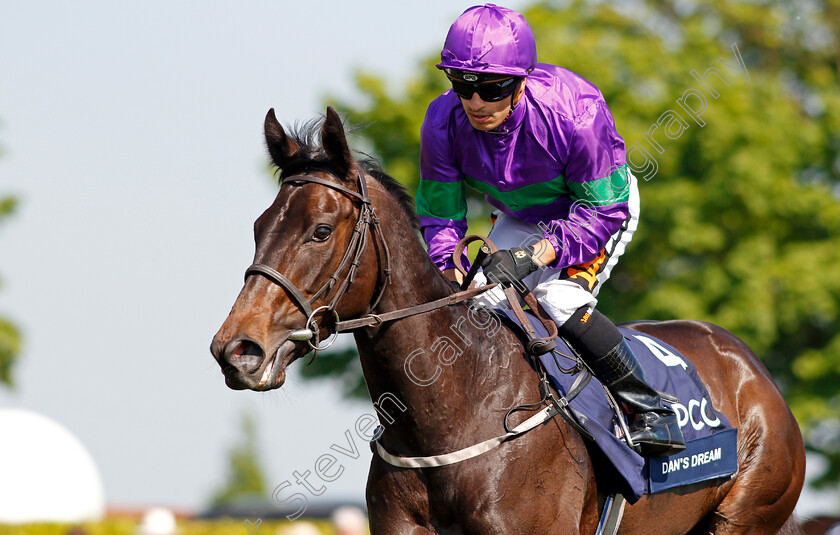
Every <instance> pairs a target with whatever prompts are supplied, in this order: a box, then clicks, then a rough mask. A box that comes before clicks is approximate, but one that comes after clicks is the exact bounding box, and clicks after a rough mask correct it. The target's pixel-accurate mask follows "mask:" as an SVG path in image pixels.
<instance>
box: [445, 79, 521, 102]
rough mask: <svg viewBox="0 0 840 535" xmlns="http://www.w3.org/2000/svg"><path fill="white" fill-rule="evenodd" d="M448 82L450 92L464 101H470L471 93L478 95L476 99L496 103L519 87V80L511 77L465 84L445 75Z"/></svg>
mask: <svg viewBox="0 0 840 535" xmlns="http://www.w3.org/2000/svg"><path fill="white" fill-rule="evenodd" d="M447 77H448V78H449V81H450V82H452V91H454V92H455V94H456V95H458V96H459V97H461V98H462V99H464V100H470V99H471V98H472V96H473V93H478V97H479V98H480V99H481V100H483V101H484V102H497V101H499V100H502V99H503V98H507V97H509V96H510V95H511V94H512V93H513V92H514V91H516V88H517V87H519V81H520V80H521V78H518V77H516V76H512V77H510V78H502V79H501V80H493V81H490V82H475V83H471V82H465V81H464V80H459V79H457V78H454V77H452V76H450V75H449V74H448V73H447Z"/></svg>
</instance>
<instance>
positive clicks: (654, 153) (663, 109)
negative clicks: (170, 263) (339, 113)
mask: <svg viewBox="0 0 840 535" xmlns="http://www.w3.org/2000/svg"><path fill="white" fill-rule="evenodd" d="M453 15H456V14H453ZM524 15H525V17H526V19H527V20H528V21H529V23H530V24H531V26H532V28H533V29H534V32H535V35H536V39H537V50H538V55H539V59H540V61H543V62H546V63H553V64H557V65H561V66H563V67H566V68H569V69H571V70H573V71H575V72H577V73H579V74H581V75H582V76H584V77H585V78H587V79H589V80H591V81H593V82H594V83H595V84H596V85H598V87H599V88H600V89H601V91H602V93H603V94H604V96H605V98H606V101H607V103H608V104H609V105H610V108H611V110H612V112H613V114H614V116H615V119H616V124H617V125H618V128H619V132H620V133H622V135H623V136H624V138H625V141H626V144H627V147H628V150H630V149H632V148H634V147H637V149H636V150H635V151H633V152H632V154H631V155H630V156H631V164H632V165H633V167H634V168H635V169H636V174H637V176H640V177H642V178H644V179H645V180H640V182H641V184H640V189H641V195H642V218H641V224H640V227H639V230H638V232H637V234H636V236H635V237H634V239H633V243H632V244H631V245H630V248H629V251H628V254H627V255H625V257H623V258H622V261H621V262H620V263H619V265H618V268H617V269H616V271H615V272H614V274H613V276H612V279H611V282H610V284H608V285H607V287H606V288H605V289H604V291H602V293H601V295H600V303H601V304H600V305H599V306H600V308H601V310H602V311H604V313H606V314H607V315H609V316H610V317H612V318H614V319H615V320H631V319H639V318H652V319H671V318H692V319H700V320H706V321H711V322H714V323H717V324H719V325H722V326H724V327H726V328H727V329H729V330H731V331H733V332H734V333H735V334H737V335H738V336H739V337H741V338H742V339H743V340H744V341H745V342H747V343H748V344H749V345H750V346H751V347H752V348H753V349H754V350H755V352H756V353H757V354H758V355H760V356H761V357H762V358H763V360H764V362H765V363H766V364H767V366H768V368H769V369H770V371H771V372H772V374H773V376H774V377H775V379H776V381H777V383H778V384H779V386H780V387H781V389H782V391H783V392H784V394H785V396H786V398H787V400H788V402H789V403H790V405H791V407H792V408H793V411H794V413H795V415H796V417H797V419H798V421H799V422H800V425H801V426H802V429H803V431H804V434H805V437H806V442H807V444H808V446H809V447H810V448H811V449H812V450H813V451H818V452H820V453H822V454H823V455H825V456H826V457H827V459H828V460H829V461H830V469H829V471H828V472H827V473H826V475H825V477H824V478H823V481H824V482H836V481H837V480H838V479H840V432H838V431H837V430H838V429H840V393H839V391H838V389H837V386H836V385H837V384H840V319H839V318H840V270H838V269H837V268H836V266H837V265H840V203H838V197H840V0H815V1H813V2H808V3H804V2H802V3H765V2H744V1H739V2H728V1H723V0H715V1H712V2H694V1H689V2H683V1H673V0H671V1H668V0H661V1H648V2H644V1H639V2H630V3H616V4H612V3H602V2H596V1H584V0H578V1H575V2H570V3H565V2H564V3H559V2H557V3H555V2H545V3H538V4H535V5H533V6H532V7H530V8H528V9H527V10H524ZM445 31H446V28H441V41H442V40H443V36H444V35H445ZM733 45H734V47H733ZM736 49H737V52H736ZM721 58H722V59H723V60H724V61H719V60H720V59H721ZM741 60H742V61H743V63H744V66H745V69H743V70H739V69H736V68H733V66H734V65H736V64H738V63H739V61H741ZM435 62H436V54H435V55H430V56H429V57H428V58H426V59H425V60H424V61H423V62H422V66H421V67H419V68H418V74H417V77H416V78H414V79H412V80H410V81H409V82H408V83H406V84H405V85H404V86H401V87H399V88H396V89H395V88H389V87H387V85H386V83H385V81H384V80H383V79H382V78H381V77H379V76H375V75H372V74H368V73H360V74H358V75H357V79H356V81H357V85H358V88H359V90H360V91H361V92H362V94H363V95H364V96H365V98H366V102H365V103H364V104H363V105H360V106H354V105H350V104H347V103H345V102H342V100H341V99H340V98H333V99H332V103H333V105H336V106H337V107H338V108H339V109H342V110H344V111H346V112H348V115H349V118H350V120H351V121H362V120H367V121H374V124H373V125H372V126H371V127H370V128H368V129H367V130H363V131H362V132H361V134H360V135H361V136H363V137H364V141H365V142H366V143H367V145H368V146H370V147H372V150H373V151H374V153H375V154H376V155H377V156H378V157H380V158H381V159H382V160H383V162H384V165H385V168H386V171H388V172H389V173H390V174H392V175H394V176H396V177H398V178H399V179H400V180H402V181H403V182H404V183H405V184H406V185H407V186H408V187H409V188H410V189H412V190H414V189H416V187H417V183H418V180H419V171H418V156H419V132H420V125H421V123H422V120H423V116H424V113H425V109H426V107H427V106H428V103H429V102H430V101H431V100H432V99H434V98H435V97H436V96H437V95H438V94H439V93H440V92H441V91H443V90H444V89H446V82H445V79H444V77H443V76H442V75H441V74H440V72H439V71H437V70H436V69H435V68H434V67H433V64H434V63H435ZM727 62H728V64H727ZM710 67H715V68H717V69H718V71H719V72H720V74H721V75H723V76H722V77H719V76H718V75H716V74H714V73H712V74H709V72H710V71H708V69H709V68H710ZM692 71H693V72H694V74H696V76H697V77H699V78H703V77H704V76H705V77H706V78H705V83H706V84H708V86H706V85H704V82H701V81H700V80H698V79H697V77H695V76H694V75H693V73H692ZM742 71H743V72H742ZM723 78H725V80H724V79H723ZM698 94H699V95H700V96H701V97H702V99H701V98H700V97H698V96H697V95H698ZM715 95H717V96H715ZM702 101H705V105H703V104H702ZM680 102H682V104H684V105H686V106H687V107H689V108H692V109H694V110H702V113H699V114H698V113H694V114H692V113H690V112H689V111H688V110H686V109H685V108H684V107H682V106H681V105H680ZM668 110H670V111H671V113H670V115H667V114H668ZM675 116H676V117H679V120H677V119H676V118H674V117H675ZM669 118H670V120H671V123H670V124H669V122H668V120H669ZM657 121H659V122H660V123H661V125H657ZM666 129H668V132H667V134H666ZM357 137H358V136H357ZM642 149H644V151H643V150H642ZM645 152H646V153H647V155H646V154H645ZM654 165H655V166H656V169H655V171H654ZM477 204H478V203H471V204H470V209H471V216H472V217H473V220H471V231H474V230H475V231H482V230H484V228H483V226H484V225H485V223H484V220H485V219H486V217H485V214H484V213H482V212H481V211H480V210H476V209H475V208H476V206H474V205H477ZM476 218H477V219H476ZM319 358H323V359H324V360H325V361H326V360H327V359H328V358H329V357H328V356H324V357H319ZM333 364H334V366H332V365H333ZM351 364H352V360H351V359H350V358H349V357H348V356H347V355H343V357H342V358H337V359H335V360H334V361H333V362H332V363H331V362H329V361H327V362H323V363H321V364H320V367H319V368H318V373H320V374H324V373H329V374H333V375H336V374H338V375H343V376H344V377H345V381H348V382H352V381H351V380H350V379H349V378H350V377H352V374H353V373H355V372H354V370H353V369H352V368H351ZM356 391H359V389H356Z"/></svg>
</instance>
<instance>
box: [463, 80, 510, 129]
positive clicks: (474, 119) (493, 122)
mask: <svg viewBox="0 0 840 535" xmlns="http://www.w3.org/2000/svg"><path fill="white" fill-rule="evenodd" d="M524 92H525V80H524V79H523V80H522V83H521V84H519V88H518V89H517V90H516V92H515V93H513V95H511V96H510V98H504V99H502V100H499V101H498V102H487V101H484V100H481V97H479V96H478V93H477V92H476V93H473V95H472V98H470V99H469V100H467V99H465V98H462V97H458V98H460V99H461V104H462V105H463V106H464V111H465V112H466V113H467V119H469V121H470V124H471V125H473V128H475V129H477V130H484V131H485V132H488V131H490V130H495V129H496V128H498V127H499V126H500V125H501V124H502V123H503V122H505V119H507V116H508V114H509V113H510V107H511V104H512V103H516V102H519V100H520V99H521V98H522V94H523V93H524Z"/></svg>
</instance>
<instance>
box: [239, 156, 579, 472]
mask: <svg viewBox="0 0 840 535" xmlns="http://www.w3.org/2000/svg"><path fill="white" fill-rule="evenodd" d="M358 181H359V192H355V191H353V190H351V189H348V188H346V187H344V186H342V185H341V184H338V183H336V182H332V181H330V180H325V179H323V178H319V177H316V176H312V175H292V176H290V177H287V178H285V179H284V180H283V182H282V183H281V184H280V187H281V188H282V187H283V186H285V185H286V184H293V183H312V184H319V185H321V186H325V187H328V188H331V189H334V190H336V191H338V192H340V193H343V194H344V195H347V196H349V197H351V198H353V199H355V200H357V201H360V202H361V206H360V208H359V219H358V220H357V221H356V226H355V228H354V229H353V235H352V237H351V238H350V242H349V243H348V244H347V250H346V251H345V252H344V256H343V257H342V259H341V262H340V263H339V265H338V268H337V269H336V270H335V272H334V273H333V274H332V276H331V277H330V278H329V280H328V281H327V282H326V283H324V285H323V286H321V288H320V289H319V290H318V291H317V292H315V294H314V295H312V297H309V298H307V297H306V296H305V295H303V292H301V291H300V289H299V288H298V287H297V286H295V284H294V283H293V282H292V281H291V280H289V279H288V278H287V277H286V276H285V275H283V274H282V273H280V272H279V271H277V270H276V269H274V268H273V267H271V266H268V265H266V264H259V263H255V264H252V265H251V266H250V267H248V269H246V270H245V279H246V280H247V279H248V277H250V276H251V275H262V276H264V277H266V278H267V279H269V280H270V281H272V282H274V283H275V284H277V285H279V286H281V287H283V288H284V289H285V290H286V291H287V292H288V293H289V295H290V296H291V298H292V299H293V300H294V302H295V303H296V304H297V306H298V307H299V308H300V309H301V311H302V312H303V313H304V314H305V315H306V323H305V324H304V328H303V329H299V330H297V331H293V332H292V333H291V334H290V335H289V338H288V340H295V341H305V342H306V343H307V344H309V346H310V347H311V348H312V349H313V350H314V353H313V356H312V360H314V359H315V357H316V356H317V355H318V352H319V351H323V350H324V349H327V348H328V347H330V346H331V345H332V344H333V343H334V342H335V340H336V338H337V336H338V333H341V332H348V331H353V330H356V329H360V328H363V327H371V326H379V325H382V324H383V323H385V322H390V321H395V320H398V319H402V318H407V317H409V316H415V315H418V314H424V313H426V312H430V311H432V310H437V309H439V308H444V307H448V306H451V305H454V304H456V303H461V302H463V301H466V300H468V299H471V298H473V297H475V296H477V295H479V294H481V293H484V292H486V291H488V290H491V289H493V288H495V287H496V286H498V283H493V284H488V285H486V286H483V287H481V288H470V289H466V290H462V291H459V292H455V293H453V294H451V295H448V296H446V297H443V298H441V299H437V300H435V301H430V302H428V303H423V304H420V305H415V306H413V307H409V308H404V309H400V310H394V311H391V312H385V313H382V314H374V313H372V312H371V311H372V310H374V309H375V308H376V305H378V304H379V301H380V300H381V299H382V295H383V294H384V293H385V288H386V287H387V286H388V284H390V282H391V256H390V252H389V250H388V245H387V243H386V242H385V237H384V235H383V234H382V228H381V227H380V225H379V218H378V217H377V215H376V212H375V211H374V208H373V205H372V203H371V199H370V197H369V196H368V189H367V182H366V181H365V175H364V173H362V172H361V171H359V172H358ZM368 231H370V234H372V235H373V237H374V239H375V240H378V241H379V243H381V244H382V249H383V256H384V257H385V267H384V269H383V270H382V271H383V273H384V278H385V280H384V282H382V283H381V284H379V289H378V291H377V292H376V294H375V296H374V298H373V299H372V301H371V304H370V306H369V307H368V311H367V312H366V313H364V314H363V315H362V317H360V318H357V319H351V320H347V321H341V320H340V318H339V316H338V313H337V312H336V306H337V304H338V301H339V300H340V299H341V297H342V296H343V295H344V293H345V292H346V291H347V290H348V288H349V287H350V285H351V284H352V283H353V280H354V278H355V276H356V270H357V269H358V267H359V264H360V263H361V259H362V256H363V255H364V253H365V250H366V249H367V245H368ZM476 239H481V240H483V241H484V242H485V243H486V245H487V246H489V248H490V251H491V252H493V251H495V250H496V246H495V245H494V244H493V243H492V242H491V241H490V240H488V239H487V238H482V237H478V236H469V237H467V238H465V239H464V240H461V242H460V243H459V244H458V246H457V247H456V251H455V255H454V256H455V258H456V265H457V266H458V268H459V269H460V270H461V272H462V274H464V275H467V273H466V271H465V270H464V269H463V267H462V266H461V264H460V253H461V251H463V250H464V248H465V247H466V246H467V244H469V242H470V241H474V240H476ZM345 269H346V270H347V274H346V276H345V277H344V278H343V279H341V274H342V273H343V272H344V271H345ZM339 279H341V281H340V282H339ZM336 285H337V290H336V292H335V296H334V297H333V298H332V300H331V301H330V302H329V304H327V305H323V306H320V307H317V308H315V309H314V310H313V308H312V305H313V304H314V302H315V300H316V299H318V298H319V297H321V296H326V295H328V294H329V293H330V292H331V291H333V289H334V288H335V287H336ZM504 291H505V294H506V296H507V298H508V300H509V301H510V304H511V306H512V308H513V309H514V311H515V312H516V316H517V318H519V319H520V321H521V323H522V326H523V328H524V329H525V330H526V333H527V335H528V337H529V343H528V347H527V350H528V354H529V356H530V357H531V358H534V359H535V355H538V354H541V353H546V352H548V351H552V350H553V349H554V347H555V345H554V337H556V336H557V326H556V325H555V324H554V322H553V321H552V320H551V319H550V318H546V317H545V315H544V311H542V309H541V307H540V305H539V304H538V303H537V301H536V299H535V298H534V296H533V294H531V293H530V292H529V291H525V292H520V293H521V294H522V297H523V299H524V300H525V301H526V303H527V304H528V305H529V306H530V308H531V309H532V311H533V312H534V313H535V314H536V315H537V317H539V319H540V320H541V321H542V322H543V324H544V325H545V326H546V328H547V329H548V330H549V337H548V338H536V336H535V334H534V330H533V327H532V326H531V325H530V322H529V321H528V319H527V318H526V317H525V315H524V313H523V312H522V309H521V307H519V306H518V305H519V302H518V299H517V297H516V294H515V293H514V291H513V289H512V288H511V287H506V288H504ZM321 311H326V312H332V313H333V315H334V316H335V330H334V332H333V334H332V335H331V336H332V340H329V341H328V343H326V344H325V345H324V346H321V345H320V339H319V332H320V327H319V326H318V324H317V323H316V322H315V315H316V314H318V313H319V312H321ZM313 339H314V340H315V343H314V344H313V343H312V340H313ZM312 360H310V361H309V362H310V363H311V362H312ZM535 362H538V361H536V359H535ZM589 379H590V375H589V374H582V375H581V376H579V377H578V378H577V379H576V381H575V383H574V386H573V388H572V389H571V390H570V391H569V392H568V393H567V395H566V396H561V397H560V399H557V398H555V397H554V396H553V395H552V394H551V389H550V386H549V384H548V380H547V378H546V375H545V370H542V377H541V390H542V392H543V397H542V399H541V400H540V401H539V402H537V403H534V404H530V405H521V406H519V407H514V408H513V409H511V410H510V411H508V413H507V415H505V419H504V427H505V431H506V433H505V434H504V435H501V436H498V437H495V438H491V439H488V440H485V441H484V442H481V443H479V444H476V445H474V446H470V447H468V448H464V449H462V450H458V451H455V452H451V453H447V454H443V455H434V456H430V457H401V456H397V455H393V454H391V453H390V452H388V451H387V450H385V448H384V447H383V446H382V444H381V443H380V442H379V437H377V439H376V440H375V441H374V442H373V443H372V444H371V446H372V447H373V446H374V445H375V448H376V451H377V453H378V454H379V455H380V456H381V457H382V458H383V459H384V460H385V461H386V462H388V463H389V464H391V465H394V466H399V467H403V468H429V467H435V466H447V465H450V464H455V463H459V462H462V461H465V460H467V459H471V458H473V457H476V456H478V455H481V454H482V453H486V452H487V451H490V450H491V449H493V448H495V447H497V446H499V445H500V444H502V443H503V442H506V441H508V440H510V439H512V438H515V437H518V436H521V435H523V434H525V433H527V432H528V431H531V430H532V429H535V428H536V427H539V426H540V425H542V424H544V423H546V422H548V421H550V420H552V419H553V418H554V417H555V416H556V415H557V414H562V415H563V416H564V417H565V418H566V419H567V420H570V421H573V418H571V417H570V415H569V414H567V406H568V403H569V401H570V400H571V399H572V398H574V397H575V396H577V394H578V393H579V392H580V391H581V390H582V389H583V388H584V387H585V386H586V384H587V383H588V382H589ZM535 406H536V407H539V406H544V408H543V410H541V411H540V412H539V413H537V414H535V415H534V416H532V417H531V418H529V419H527V420H526V421H525V422H523V423H521V424H520V425H518V426H516V427H515V428H513V429H510V428H508V424H507V419H508V417H509V416H510V415H511V414H512V413H514V412H516V411H519V410H529V409H530V407H535ZM380 437H381V433H380Z"/></svg>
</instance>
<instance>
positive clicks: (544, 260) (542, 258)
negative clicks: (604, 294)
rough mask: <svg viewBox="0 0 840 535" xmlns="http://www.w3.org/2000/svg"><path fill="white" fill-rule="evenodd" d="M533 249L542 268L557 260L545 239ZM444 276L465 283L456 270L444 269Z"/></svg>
mask: <svg viewBox="0 0 840 535" xmlns="http://www.w3.org/2000/svg"><path fill="white" fill-rule="evenodd" d="M531 249H533V251H534V260H535V261H536V262H537V264H539V265H540V267H542V266H547V265H550V264H551V263H552V262H554V260H555V258H557V254H556V253H555V251H554V247H553V246H552V245H551V242H550V241H548V240H546V239H545V238H543V239H542V240H540V241H538V242H537V243H535V244H534V245H532V246H531ZM443 274H444V275H445V276H446V278H447V279H449V280H451V281H455V282H457V283H458V284H461V283H462V282H463V281H464V276H463V275H461V272H460V271H458V270H457V269H456V268H449V269H444V270H443Z"/></svg>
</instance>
